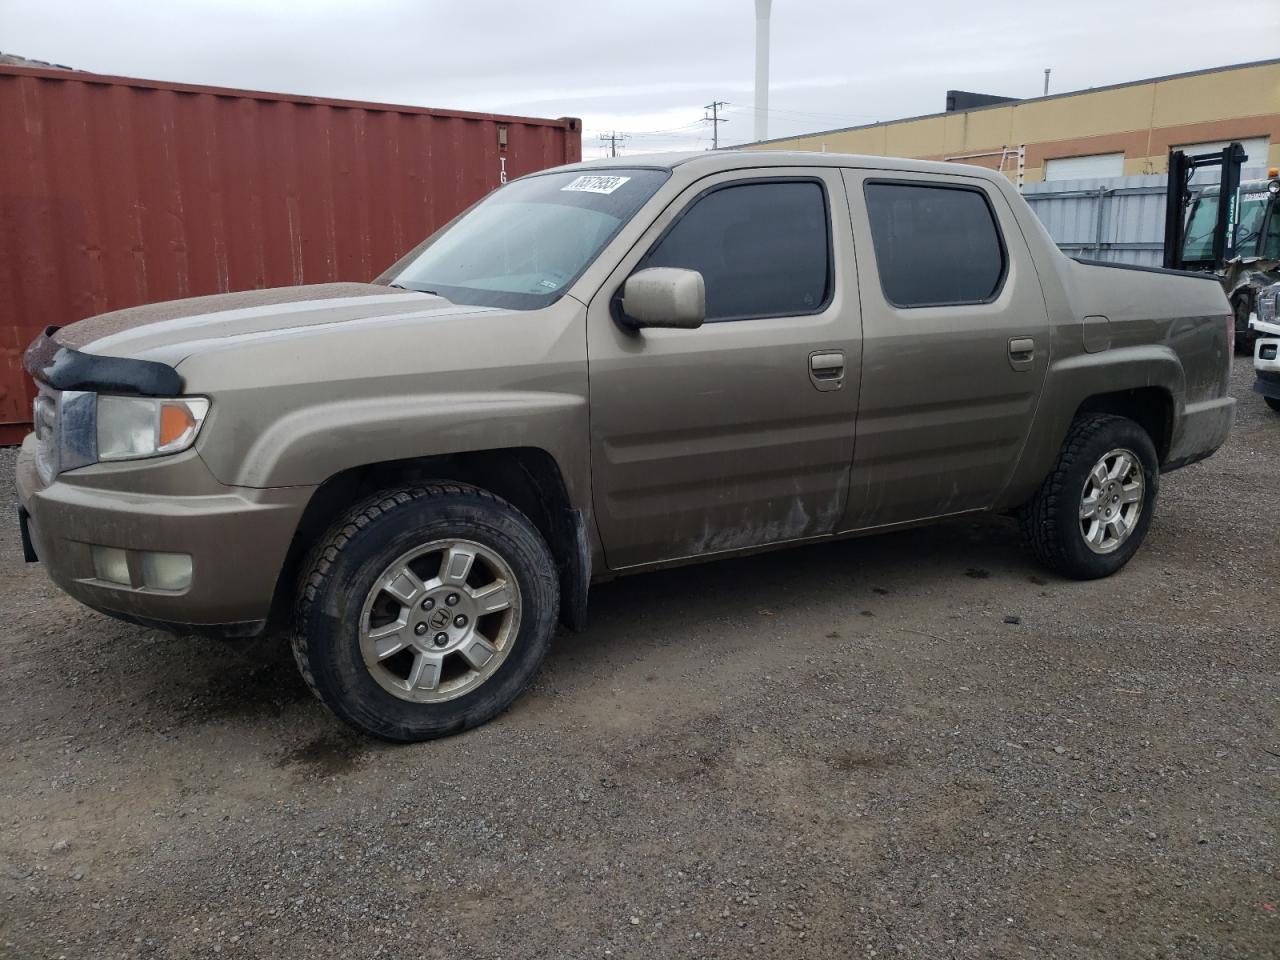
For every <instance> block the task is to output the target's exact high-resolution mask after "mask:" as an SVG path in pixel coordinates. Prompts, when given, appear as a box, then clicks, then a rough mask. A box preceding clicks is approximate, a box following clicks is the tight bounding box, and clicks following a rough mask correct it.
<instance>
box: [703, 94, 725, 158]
mask: <svg viewBox="0 0 1280 960" xmlns="http://www.w3.org/2000/svg"><path fill="white" fill-rule="evenodd" d="M728 105H729V104H728V103H726V102H725V101H723V100H712V101H711V102H710V103H708V104H707V105H706V106H705V107H703V108H702V109H703V110H710V111H711V115H710V116H704V117H703V118H702V119H703V121H710V123H711V149H712V150H718V149H720V124H722V123H728V122H729V121H728V120H726V119H725V118H724V117H722V116H720V108H721V107H727V106H728Z"/></svg>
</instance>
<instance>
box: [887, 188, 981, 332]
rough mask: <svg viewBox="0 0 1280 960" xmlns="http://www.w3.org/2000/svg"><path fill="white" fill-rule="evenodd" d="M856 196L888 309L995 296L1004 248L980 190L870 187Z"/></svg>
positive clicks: (953, 302)
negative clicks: (862, 203) (862, 199)
mask: <svg viewBox="0 0 1280 960" xmlns="http://www.w3.org/2000/svg"><path fill="white" fill-rule="evenodd" d="M864 193H865V195H866V198H867V216H868V218H869V219H870V221H871V240H872V243H873V245H874V246H875V251H876V267H877V269H878V270H879V272H880V286H881V288H882V289H883V291H884V296H885V299H886V300H888V301H889V302H890V303H891V304H893V305H894V306H896V307H936V306H953V305H960V304H969V303H986V302H987V301H989V300H991V299H993V298H994V297H995V295H996V294H997V293H998V292H999V290H1000V287H1001V285H1002V284H1003V283H1004V274H1005V252H1004V244H1003V243H1002V242H1001V239H1000V232H999V230H998V229H997V227H996V222H995V216H994V214H993V213H992V211H991V207H990V205H989V204H988V203H987V199H986V195H985V194H984V193H983V192H982V191H980V190H976V189H972V188H967V187H944V186H937V187H934V186H924V185H921V184H916V183H885V182H879V183H877V182H870V183H867V184H866V187H865V189H864Z"/></svg>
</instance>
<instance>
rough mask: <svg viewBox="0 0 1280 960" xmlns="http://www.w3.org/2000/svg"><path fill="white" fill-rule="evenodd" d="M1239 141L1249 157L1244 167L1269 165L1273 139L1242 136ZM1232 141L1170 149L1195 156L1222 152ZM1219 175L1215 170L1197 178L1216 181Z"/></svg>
mask: <svg viewBox="0 0 1280 960" xmlns="http://www.w3.org/2000/svg"><path fill="white" fill-rule="evenodd" d="M1238 142H1239V144H1240V146H1242V147H1244V152H1245V154H1246V155H1247V156H1248V158H1249V159H1247V160H1246V161H1245V162H1244V167H1243V169H1245V170H1254V169H1256V168H1258V167H1266V166H1267V152H1268V148H1269V147H1270V146H1271V141H1270V139H1269V138H1268V137H1241V138H1240V139H1239V141H1238ZM1230 143H1231V141H1230V140H1211V141H1209V142H1208V143H1183V144H1178V145H1177V146H1173V147H1170V148H1169V150H1170V151H1173V150H1181V151H1182V152H1183V153H1185V154H1187V155H1188V156H1195V155H1196V154H1198V153H1221V152H1222V151H1223V150H1225V149H1227V146H1228V145H1229V144H1230ZM1215 170H1216V168H1215ZM1205 172H1207V171H1203V170H1202V171H1198V173H1205ZM1219 176H1221V173H1220V172H1215V173H1213V174H1212V175H1211V176H1209V177H1203V176H1197V177H1196V180H1197V181H1206V180H1215V181H1216V180H1217V179H1218V177H1219Z"/></svg>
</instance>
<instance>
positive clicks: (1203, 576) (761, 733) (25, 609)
mask: <svg viewBox="0 0 1280 960" xmlns="http://www.w3.org/2000/svg"><path fill="white" fill-rule="evenodd" d="M1250 379H1251V372H1250V370H1249V364H1248V362H1247V361H1245V360H1243V359H1241V360H1239V361H1237V364H1236V377H1235V381H1236V383H1235V392H1236V395H1237V396H1238V397H1240V398H1241V402H1240V410H1239V416H1238V421H1237V427H1236V431H1235V433H1234V435H1233V436H1232V438H1231V441H1230V443H1229V444H1228V445H1227V447H1226V448H1224V449H1223V450H1222V451H1221V452H1220V453H1219V454H1218V455H1217V456H1216V457H1214V458H1213V459H1212V460H1210V461H1208V462H1206V463H1204V464H1200V465H1197V466H1194V467H1190V468H1187V469H1186V470H1184V471H1181V472H1178V473H1176V474H1173V475H1170V476H1169V477H1168V478H1167V479H1166V480H1165V482H1164V484H1163V490H1162V497H1161V502H1160V508H1159V513H1158V516H1157V518H1156V521H1155V524H1154V526H1153V528H1152V531H1151V535H1150V537H1149V539H1148V541H1147V543H1146V545H1145V547H1144V548H1143V550H1142V551H1141V552H1140V553H1139V554H1138V556H1137V558H1136V559H1135V560H1134V561H1133V563H1131V564H1130V566H1129V567H1128V569H1127V570H1125V571H1124V572H1123V573H1121V574H1120V575H1118V576H1116V577H1114V578H1112V579H1110V580H1107V581H1101V582H1096V583H1091V584H1079V583H1070V582H1065V581H1062V580H1058V579H1055V578H1053V577H1051V576H1047V575H1044V574H1042V572H1041V571H1040V570H1038V569H1037V568H1036V567H1035V566H1034V565H1033V564H1032V563H1031V561H1030V560H1028V559H1027V558H1026V557H1025V556H1024V554H1023V553H1022V552H1020V550H1019V547H1018V545H1017V538H1016V536H1015V531H1014V529H1013V527H1012V525H1011V523H1010V522H1009V521H1007V520H1004V519H999V518H991V519H985V520H982V521H977V522H974V521H970V522H962V523H954V524H950V525H947V526H941V527H936V528H932V529H926V530H918V531H913V532H908V533H901V534H896V535H891V536H882V537H876V538H870V539H865V540H859V541H851V542H845V543H839V544H828V545H823V546H819V547H809V548H804V549H798V550H794V551H789V552H785V553H777V554H772V555H767V556H762V557H756V558H751V559H744V560H734V561H725V562H721V563H718V564H711V565H707V566H704V567H697V568H690V569H684V570H678V571H672V572H666V573H659V574H652V575H648V576H643V577H636V578H631V579H627V580H623V581H619V582H617V583H613V584H608V585H605V586H602V587H600V588H598V589H597V590H595V591H593V594H592V605H593V606H592V616H593V623H592V626H591V629H590V630H589V631H588V632H587V633H586V634H584V635H565V636H563V637H561V638H560V640H559V641H558V643H557V645H556V647H555V648H554V649H553V651H552V654H551V656H550V658H549V660H548V662H547V666H546V668H545V669H544V671H543V673H542V676H541V678H540V679H539V681H538V682H537V683H536V685H535V687H534V688H533V689H532V690H531V691H530V692H529V693H528V694H526V695H525V697H524V698H523V699H522V700H520V701H519V702H518V703H517V704H516V706H515V707H513V708H512V709H511V710H510V711H509V712H508V713H506V714H505V715H503V716H502V717H500V718H498V719H497V720H496V721H494V722H493V723H490V724H489V725H488V726H486V727H483V728H481V729H479V730H476V731H473V732H471V733H468V734H466V735H463V736H460V737H455V738H453V739H450V740H446V741H441V742H436V743H431V744H424V745H420V746H414V747H388V746H383V745H380V744H375V743H372V742H369V741H365V740H361V739H358V738H355V737H353V736H351V735H349V734H348V733H347V731H346V730H345V729H344V728H343V727H341V726H340V725H339V724H338V723H337V722H336V721H334V720H333V719H331V718H330V717H329V716H328V714H326V712H325V711H324V710H323V709H322V708H321V707H320V705H319V704H318V703H317V702H315V701H314V700H312V698H311V697H310V695H309V694H308V693H307V691H306V689H305V687H304V686H303V684H302V682H301V680H300V679H299V678H298V676H297V675H296V673H295V670H294V666H293V663H292V660H291V658H290V657H289V655H288V653H287V651H286V649H285V648H284V647H283V646H280V645H277V644H263V643H258V644H248V645H240V646H227V645H222V644H219V643H215V642H211V641H198V640H190V639H173V638H170V637H167V636H165V635H163V634H158V633H156V632H153V631H147V630H142V629H138V628H135V627H130V626H127V625H123V624H119V623H116V622H114V621H111V620H109V619H106V618H103V617H101V616H98V615H97V614H94V613H92V612H90V611H88V610H86V609H84V608H83V607H80V606H78V605H77V604H76V603H74V602H73V601H71V600H70V599H68V598H66V597H65V596H63V595H61V594H60V593H58V592H57V591H56V590H55V589H54V588H53V587H52V586H51V585H49V584H48V583H47V582H46V580H45V578H44V575H43V572H42V571H41V570H40V568H39V567H27V566H25V565H24V564H23V563H22V562H21V557H20V554H19V546H18V542H17V536H16V530H15V529H14V528H13V527H12V526H6V527H4V529H3V534H2V539H0V591H2V595H3V597H4V615H3V625H0V737H2V738H3V744H2V745H0V955H5V956H14V957H23V958H25V957H63V956H65V957H67V958H108V957H133V956H158V957H213V956H220V957H276V956H279V957H285V956H288V957H308V958H326V957H344V958H355V957H408V956H417V957H468V958H489V957H493V958H497V957H519V958H532V957H553V958H579V957H583V958H586V957H610V956H612V957H618V958H623V957H645V958H648V957H724V958H739V957H744V956H754V957H786V958H802V957H822V958H828V957H836V956H839V957H897V956H904V957H927V958H942V957H1030V956H1045V957H1100V958H1103V957H1105V958H1127V957H1168V958H1172V957H1179V958H1194V960H1203V958H1227V957H1275V956H1280V879H1278V877H1277V858H1278V856H1280V848H1278V847H1277V830H1278V824H1280V732H1278V731H1277V721H1278V720H1280V673H1278V669H1280V661H1278V659H1277V628H1276V624H1277V623H1280V592H1278V591H1277V590H1276V588H1275V577H1276V574H1277V571H1280V544H1278V543H1277V537H1276V533H1277V530H1280V498H1277V497H1276V496H1274V495H1273V494H1272V493H1271V491H1272V490H1273V489H1274V488H1275V486H1276V483H1277V465H1280V417H1277V416H1276V415H1274V414H1272V413H1271V412H1270V411H1269V410H1267V409H1266V407H1265V406H1263V404H1262V401H1261V400H1260V399H1259V398H1258V397H1257V396H1256V395H1255V394H1252V393H1250V392H1249V390H1248V385H1249V382H1250ZM12 470H13V453H12V451H6V452H4V453H3V455H2V456H0V471H2V473H3V475H2V476H0V484H3V488H4V489H5V490H9V489H11V487H12V484H11V475H12ZM1012 618H1018V622H1009V620H1011V619H1012Z"/></svg>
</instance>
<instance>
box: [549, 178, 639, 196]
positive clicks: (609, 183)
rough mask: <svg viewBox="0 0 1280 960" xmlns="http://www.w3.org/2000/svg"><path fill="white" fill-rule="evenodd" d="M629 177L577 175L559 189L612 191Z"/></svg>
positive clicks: (590, 191)
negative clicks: (577, 176) (576, 177)
mask: <svg viewBox="0 0 1280 960" xmlns="http://www.w3.org/2000/svg"><path fill="white" fill-rule="evenodd" d="M630 179H631V178H630V177H602V176H587V177H579V178H578V179H577V180H574V181H573V182H571V183H566V184H565V185H564V186H563V187H561V188H560V189H561V191H565V190H573V191H576V192H578V193H613V191H615V190H617V189H618V188H619V187H620V186H622V185H623V184H624V183H626V182H627V181H628V180H630Z"/></svg>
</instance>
